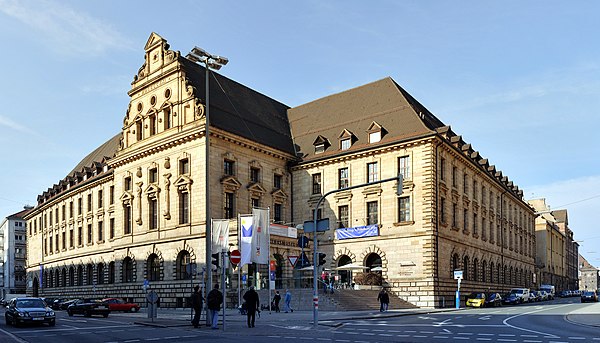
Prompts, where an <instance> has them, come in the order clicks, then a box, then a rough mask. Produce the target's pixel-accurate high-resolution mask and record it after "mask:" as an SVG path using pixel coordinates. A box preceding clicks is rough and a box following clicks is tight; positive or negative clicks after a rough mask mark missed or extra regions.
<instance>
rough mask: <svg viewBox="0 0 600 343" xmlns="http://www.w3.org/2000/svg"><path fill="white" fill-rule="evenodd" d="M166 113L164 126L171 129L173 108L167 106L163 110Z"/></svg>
mask: <svg viewBox="0 0 600 343" xmlns="http://www.w3.org/2000/svg"><path fill="white" fill-rule="evenodd" d="M163 114H164V122H163V123H164V125H165V126H164V127H165V130H167V129H170V128H171V109H170V108H165V110H164V111H163Z"/></svg>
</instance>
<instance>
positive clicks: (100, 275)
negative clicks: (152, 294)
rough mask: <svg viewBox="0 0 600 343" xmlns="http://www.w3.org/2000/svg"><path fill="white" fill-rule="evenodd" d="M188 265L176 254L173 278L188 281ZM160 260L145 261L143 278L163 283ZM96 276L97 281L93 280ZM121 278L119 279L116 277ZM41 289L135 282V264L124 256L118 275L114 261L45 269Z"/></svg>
mask: <svg viewBox="0 0 600 343" xmlns="http://www.w3.org/2000/svg"><path fill="white" fill-rule="evenodd" d="M190 263H191V258H190V253H189V252H187V251H186V250H182V251H180V252H179V254H178V255H177V260H176V264H175V275H174V276H175V279H176V280H189V278H190V274H189V273H188V272H187V270H188V268H187V266H188V265H189V264H190ZM161 267H162V261H161V259H160V258H159V256H158V255H157V254H154V253H153V254H150V256H148V259H147V260H146V266H145V270H144V271H145V273H144V278H145V279H147V280H148V281H161V280H163V273H162V270H161ZM94 276H96V278H94ZM119 276H120V278H119ZM43 278H44V279H43V287H46V288H51V287H70V286H84V285H87V286H92V285H103V284H114V283H115V282H122V283H130V282H136V281H137V280H136V262H135V260H133V259H132V258H131V257H129V256H127V257H125V258H124V259H123V261H122V262H121V273H120V275H117V273H116V264H115V262H114V261H111V262H109V263H106V264H105V263H98V264H92V263H89V264H87V265H85V266H84V265H78V266H71V267H68V268H67V267H63V268H55V269H54V270H46V271H44V275H43Z"/></svg>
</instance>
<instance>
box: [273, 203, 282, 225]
mask: <svg viewBox="0 0 600 343" xmlns="http://www.w3.org/2000/svg"><path fill="white" fill-rule="evenodd" d="M282 208H283V205H281V204H275V205H274V206H273V209H274V211H273V212H275V213H274V214H273V220H274V221H275V223H282V222H283V216H282Z"/></svg>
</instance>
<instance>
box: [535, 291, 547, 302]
mask: <svg viewBox="0 0 600 343" xmlns="http://www.w3.org/2000/svg"><path fill="white" fill-rule="evenodd" d="M537 292H538V293H539V294H540V298H541V300H542V301H546V300H548V299H549V295H548V292H546V291H544V290H539V291H537Z"/></svg>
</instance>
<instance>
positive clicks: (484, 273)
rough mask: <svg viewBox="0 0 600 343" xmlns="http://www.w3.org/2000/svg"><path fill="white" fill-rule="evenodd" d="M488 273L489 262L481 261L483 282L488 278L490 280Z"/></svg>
mask: <svg viewBox="0 0 600 343" xmlns="http://www.w3.org/2000/svg"><path fill="white" fill-rule="evenodd" d="M487 273H488V269H487V262H486V261H485V260H484V261H483V262H481V281H482V282H487V280H488V278H487Z"/></svg>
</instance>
